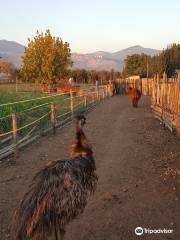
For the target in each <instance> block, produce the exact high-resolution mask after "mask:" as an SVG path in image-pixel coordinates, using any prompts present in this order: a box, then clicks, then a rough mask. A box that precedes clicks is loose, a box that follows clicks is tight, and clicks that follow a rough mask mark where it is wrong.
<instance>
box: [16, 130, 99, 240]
mask: <svg viewBox="0 0 180 240" xmlns="http://www.w3.org/2000/svg"><path fill="white" fill-rule="evenodd" d="M79 130H80V131H79ZM78 131H79V133H78ZM81 133H83V131H82V128H81V129H79V128H77V134H76V141H77V142H76V150H77V149H78V148H77V147H79V148H82V149H84V150H85V153H86V154H85V155H84V156H82V155H83V154H82V152H81V156H80V155H79V156H78V157H74V158H73V159H65V160H58V161H54V162H51V163H50V164H48V165H47V166H46V167H44V168H43V169H42V170H40V171H39V172H38V173H37V174H36V176H35V177H34V179H33V183H32V185H31V188H30V190H29V191H28V192H27V193H26V194H25V196H24V198H23V200H22V202H21V204H20V207H19V209H18V210H17V212H16V216H15V219H16V227H17V235H16V240H30V239H31V240H46V239H48V237H50V236H51V235H52V234H54V233H55V238H56V239H57V234H58V233H57V232H59V233H61V235H62V236H63V235H64V229H65V226H66V224H68V223H69V222H70V221H71V220H73V219H74V218H76V216H78V215H79V214H80V213H81V212H83V210H84V208H85V206H86V204H87V199H88V196H89V195H90V194H91V193H93V192H94V191H95V189H96V185H97V180H98V178H97V175H96V173H95V161H94V159H93V152H92V150H91V148H90V147H89V148H88V146H87V145H86V144H87V140H85V138H86V137H85V135H81V136H80V135H79V134H81ZM81 141H82V142H81ZM81 143H82V144H81ZM84 143H85V145H83V144H84Z"/></svg>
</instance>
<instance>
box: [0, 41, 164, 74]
mask: <svg viewBox="0 0 180 240" xmlns="http://www.w3.org/2000/svg"><path fill="white" fill-rule="evenodd" d="M160 52H161V51H160V50H157V49H151V48H144V47H142V46H140V45H136V46H133V47H129V48H126V49H123V50H120V51H117V52H114V53H111V52H104V51H97V52H93V53H86V54H80V53H72V61H73V68H74V69H76V68H79V69H87V70H111V69H114V70H116V71H121V70H122V68H123V65H124V59H125V58H126V56H127V55H132V54H142V53H144V54H147V55H151V56H154V55H158V54H159V53H160ZM23 53H24V46H23V45H21V44H19V43H17V42H14V41H7V40H0V57H1V59H2V60H6V61H11V62H13V63H14V65H15V66H16V67H20V65H21V61H22V59H21V57H22V55H23Z"/></svg>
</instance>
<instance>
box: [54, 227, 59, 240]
mask: <svg viewBox="0 0 180 240" xmlns="http://www.w3.org/2000/svg"><path fill="white" fill-rule="evenodd" d="M54 237H55V240H58V232H57V228H56V225H55V227H54Z"/></svg>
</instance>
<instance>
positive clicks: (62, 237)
mask: <svg viewBox="0 0 180 240" xmlns="http://www.w3.org/2000/svg"><path fill="white" fill-rule="evenodd" d="M65 233H66V232H65V230H64V229H61V230H60V236H61V240H63V239H64V235H65Z"/></svg>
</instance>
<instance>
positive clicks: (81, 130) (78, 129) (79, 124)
mask: <svg viewBox="0 0 180 240" xmlns="http://www.w3.org/2000/svg"><path fill="white" fill-rule="evenodd" d="M76 132H77V133H78V132H83V129H82V125H81V121H77V123H76Z"/></svg>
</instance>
